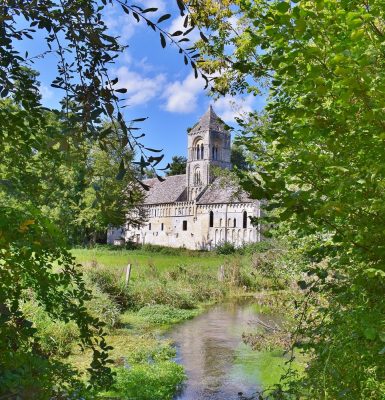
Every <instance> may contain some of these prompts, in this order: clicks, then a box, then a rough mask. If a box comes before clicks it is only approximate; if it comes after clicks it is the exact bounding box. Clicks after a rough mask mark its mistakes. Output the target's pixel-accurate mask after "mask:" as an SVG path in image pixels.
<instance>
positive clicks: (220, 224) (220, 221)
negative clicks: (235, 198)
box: [219, 218, 222, 226]
mask: <svg viewBox="0 0 385 400" xmlns="http://www.w3.org/2000/svg"><path fill="white" fill-rule="evenodd" d="M219 226H222V218H221V219H220V220H219Z"/></svg>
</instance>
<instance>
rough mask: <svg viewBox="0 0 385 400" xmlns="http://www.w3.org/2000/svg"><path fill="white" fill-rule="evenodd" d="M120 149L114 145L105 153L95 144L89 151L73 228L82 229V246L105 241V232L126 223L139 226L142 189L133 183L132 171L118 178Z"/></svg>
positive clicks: (133, 175)
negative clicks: (84, 186)
mask: <svg viewBox="0 0 385 400" xmlns="http://www.w3.org/2000/svg"><path fill="white" fill-rule="evenodd" d="M120 153H121V150H120V149H119V145H118V143H117V142H115V143H114V142H113V143H111V144H110V145H109V146H107V147H106V148H105V149H104V150H101V149H100V148H99V147H98V146H97V145H94V146H92V147H91V148H90V149H89V151H88V157H87V170H86V180H87V186H86V189H85V190H84V192H83V193H82V198H81V200H80V202H79V204H78V205H77V208H78V213H77V215H76V218H75V220H74V224H75V225H80V226H81V227H82V228H83V240H84V242H85V243H89V242H91V243H95V242H96V241H97V240H98V238H101V240H102V241H103V242H105V238H106V233H107V229H108V228H109V227H110V226H113V227H118V226H122V225H124V224H125V223H126V222H129V223H131V224H132V223H136V224H140V223H141V221H140V220H137V219H136V218H135V217H130V216H134V215H137V214H138V213H136V211H137V209H138V207H139V205H140V203H141V202H142V199H143V190H142V188H141V187H140V185H139V184H138V183H137V181H136V180H135V176H136V174H137V172H136V170H135V169H134V168H132V167H131V168H130V170H128V171H126V172H125V174H124V176H122V177H121V179H116V176H117V175H118V174H119V168H120V162H121V154H120Z"/></svg>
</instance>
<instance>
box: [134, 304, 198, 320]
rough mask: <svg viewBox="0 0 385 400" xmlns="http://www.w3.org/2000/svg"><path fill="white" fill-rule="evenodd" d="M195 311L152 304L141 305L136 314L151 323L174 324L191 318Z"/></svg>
mask: <svg viewBox="0 0 385 400" xmlns="http://www.w3.org/2000/svg"><path fill="white" fill-rule="evenodd" d="M196 314H197V313H196V312H195V311H192V310H181V309H178V308H174V307H170V306H167V305H161V304H157V305H153V306H145V307H142V308H141V309H140V310H139V311H138V315H139V316H141V317H143V318H144V319H145V320H146V321H148V322H151V323H153V324H175V323H177V322H181V321H184V320H186V319H190V318H193V317H194V316H195V315H196Z"/></svg>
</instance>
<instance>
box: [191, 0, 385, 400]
mask: <svg viewBox="0 0 385 400" xmlns="http://www.w3.org/2000/svg"><path fill="white" fill-rule="evenodd" d="M197 4H198V5H199V4H200V3H199V2H198V3H194V5H195V6H194V5H192V7H193V8H192V10H193V13H194V16H195V18H196V19H197V20H198V21H199V23H200V24H201V26H202V27H203V26H205V27H208V28H209V29H210V30H211V32H210V33H211V34H210V37H209V43H205V42H204V41H202V42H201V43H200V44H199V46H200V49H201V51H202V52H204V53H205V54H206V56H205V57H204V58H202V60H201V62H200V66H201V67H202V68H205V69H206V70H207V71H210V72H211V73H213V72H214V71H215V72H216V76H218V78H217V79H216V89H217V90H218V91H219V92H220V93H221V94H224V93H232V94H239V93H241V92H243V91H246V90H247V91H248V92H250V93H254V94H258V93H260V88H261V87H263V85H267V86H268V87H269V89H270V92H269V96H268V103H267V106H266V107H265V110H264V115H263V120H262V118H261V115H259V114H258V113H256V112H255V113H253V114H252V115H251V116H250V119H249V120H245V121H243V122H242V121H241V125H242V127H243V130H244V139H243V143H244V145H245V146H246V147H247V149H248V150H249V151H250V152H253V153H254V154H256V155H257V156H258V159H257V160H256V161H255V167H256V169H257V171H258V174H255V173H253V174H249V175H248V179H247V182H246V183H245V187H246V188H247V189H248V190H249V191H251V193H252V194H253V195H254V196H256V197H257V198H266V199H268V203H267V204H268V211H269V210H273V209H274V210H275V213H274V214H271V213H270V215H271V217H270V221H269V222H273V223H275V224H283V225H284V226H285V227H286V229H288V230H290V232H291V233H292V234H295V236H296V237H297V246H300V248H301V251H302V253H303V255H304V257H306V259H307V261H308V266H307V268H306V270H305V271H304V272H306V273H307V277H306V278H305V279H302V280H301V281H300V282H299V286H300V287H301V288H302V290H303V292H304V296H305V301H304V303H303V304H302V306H301V308H300V310H299V313H298V325H297V330H296V331H295V332H293V341H294V342H295V343H294V344H295V346H297V347H300V348H301V349H303V350H304V351H305V352H306V353H307V354H308V355H310V354H311V355H312V356H311V358H310V360H309V367H308V368H307V369H306V372H305V374H304V375H303V376H302V377H299V378H298V380H297V382H294V383H293V380H292V381H291V386H290V388H289V389H288V391H289V392H291V393H292V395H293V396H296V397H295V398H298V397H301V398H311V399H313V398H319V399H326V398H333V399H334V398H343V397H345V398H349V399H361V398H363V397H365V398H370V399H382V398H383V397H384V395H385V387H384V383H383V382H384V381H383V377H384V375H385V363H384V361H383V353H384V342H383V340H384V337H383V329H384V325H383V323H384V322H383V317H381V315H382V316H383V315H384V312H385V301H384V297H383V295H382V294H383V293H384V289H385V251H384V249H385V247H384V240H383V238H384V236H383V223H382V219H383V215H384V211H385V209H384V208H385V202H384V196H383V188H384V184H385V170H384V167H383V165H384V158H385V152H384V147H383V140H384V134H383V130H384V126H383V120H384V111H383V110H384V96H383V93H382V92H383V88H384V84H385V74H384V70H383V65H384V61H385V59H384V53H383V50H382V49H383V45H384V38H385V33H384V26H385V21H384V18H383V16H384V4H383V2H381V1H377V0H373V1H370V2H366V1H337V0H328V1H307V2H302V1H301V2H298V1H294V2H290V1H267V0H259V1H254V2H251V1H227V2H221V4H219V3H217V2H215V1H208V2H205V4H204V5H203V4H202V6H201V7H199V8H198V7H197ZM230 17H231V19H229V18H230ZM236 20H237V21H238V24H234V21H236ZM230 21H232V23H230ZM231 48H234V51H233V52H231V53H224V49H227V50H228V49H231ZM244 182H245V179H244ZM381 293H382V294H381ZM280 393H281V394H280V396H281V397H280V398H285V397H282V396H284V393H282V391H280Z"/></svg>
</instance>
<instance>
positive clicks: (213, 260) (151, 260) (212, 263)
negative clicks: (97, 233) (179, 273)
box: [71, 248, 229, 278]
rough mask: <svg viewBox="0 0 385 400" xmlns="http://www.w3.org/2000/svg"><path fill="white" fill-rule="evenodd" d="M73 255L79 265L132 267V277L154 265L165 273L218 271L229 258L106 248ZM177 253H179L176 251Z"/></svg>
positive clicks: (196, 253) (82, 250)
mask: <svg viewBox="0 0 385 400" xmlns="http://www.w3.org/2000/svg"><path fill="white" fill-rule="evenodd" d="M71 252H72V254H73V255H74V256H75V257H76V259H77V261H78V262H79V263H82V264H84V263H92V262H95V261H96V262H97V263H98V264H102V265H104V266H106V267H111V268H118V269H119V268H120V269H123V268H124V267H126V266H127V264H131V265H132V277H134V278H135V277H136V276H137V275H138V273H139V272H140V271H142V270H143V269H147V268H148V267H149V266H150V265H153V266H154V267H155V268H156V269H157V270H158V271H160V272H161V271H165V270H168V269H172V268H175V267H177V266H180V265H183V266H185V267H193V268H200V269H201V270H212V269H217V268H218V267H219V266H220V265H222V264H223V263H224V262H225V260H226V259H228V258H229V256H227V257H226V256H223V255H217V254H215V253H209V252H192V251H190V252H187V251H186V252H183V251H180V254H175V255H172V254H162V253H156V252H148V251H145V250H122V249H117V250H110V249H106V248H94V249H73V250H72V251H71ZM176 252H177V251H176Z"/></svg>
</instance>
